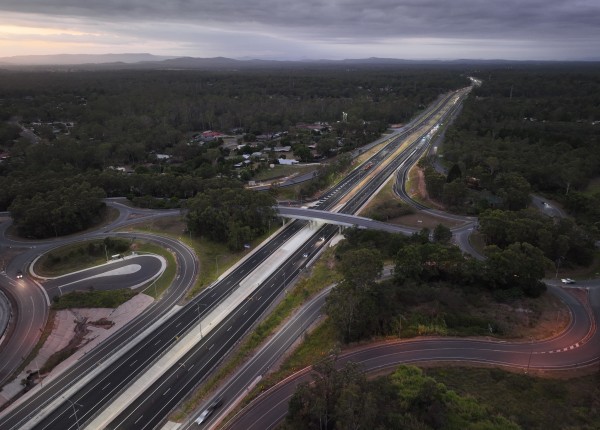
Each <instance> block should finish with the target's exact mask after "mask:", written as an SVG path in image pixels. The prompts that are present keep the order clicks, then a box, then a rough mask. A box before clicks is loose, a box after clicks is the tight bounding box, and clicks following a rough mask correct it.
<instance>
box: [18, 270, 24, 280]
mask: <svg viewBox="0 0 600 430" xmlns="http://www.w3.org/2000/svg"><path fill="white" fill-rule="evenodd" d="M22 277H23V272H21V271H20V270H17V279H21V278H22Z"/></svg>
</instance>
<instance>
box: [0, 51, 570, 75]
mask: <svg viewBox="0 0 600 430" xmlns="http://www.w3.org/2000/svg"><path fill="white" fill-rule="evenodd" d="M506 64H511V65H523V66H527V65H531V64H538V65H539V64H549V65H552V64H560V62H558V61H512V60H500V59H498V60H478V59H457V60H404V59H398V58H377V57H371V58H355V59H345V60H327V59H316V60H314V59H313V60H309V59H306V60H296V61H294V60H258V59H249V58H247V57H246V58H244V59H233V58H226V57H213V58H198V57H169V56H158V55H152V54H101V55H92V54H60V55H20V56H15V57H3V58H2V57H0V67H3V68H6V69H29V68H34V69H37V70H63V71H64V70H69V71H73V70H119V69H129V70H169V69H185V70H242V69H270V68H274V69H291V68H303V67H322V68H338V67H345V68H347V67H356V68H364V67H397V66H403V67H419V66H432V67H436V66H442V67H449V66H450V67H452V66H456V67H459V66H464V65H474V66H475V65H476V66H498V65H506Z"/></svg>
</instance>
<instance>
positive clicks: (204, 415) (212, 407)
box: [194, 398, 223, 424]
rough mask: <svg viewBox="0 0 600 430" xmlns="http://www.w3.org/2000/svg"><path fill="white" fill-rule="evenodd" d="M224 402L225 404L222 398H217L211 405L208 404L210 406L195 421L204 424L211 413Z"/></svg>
mask: <svg viewBox="0 0 600 430" xmlns="http://www.w3.org/2000/svg"><path fill="white" fill-rule="evenodd" d="M222 404H223V399H222V398H218V399H216V400H215V401H213V402H212V403H211V404H210V405H208V407H207V408H206V409H205V410H204V411H202V413H201V414H200V416H199V417H198V418H196V420H195V421H194V422H195V423H196V424H202V423H203V422H205V421H206V419H207V418H208V417H210V416H211V414H212V413H213V412H214V411H215V409H217V408H218V407H219V406H221V405H222Z"/></svg>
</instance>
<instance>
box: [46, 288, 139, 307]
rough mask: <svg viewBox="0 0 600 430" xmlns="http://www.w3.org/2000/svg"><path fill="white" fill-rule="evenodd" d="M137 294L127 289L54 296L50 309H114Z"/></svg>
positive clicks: (77, 292) (76, 292) (75, 292)
mask: <svg viewBox="0 0 600 430" xmlns="http://www.w3.org/2000/svg"><path fill="white" fill-rule="evenodd" d="M136 294H137V293H136V292H135V291H132V290H130V289H128V288H121V289H119V290H108V291H87V292H81V291H73V292H71V293H67V294H64V295H62V296H60V297H59V296H55V298H54V299H53V300H54V303H52V309H54V310H61V309H71V308H116V307H118V306H120V305H122V304H123V303H125V302H126V301H127V300H129V299H131V298H132V297H133V296H135V295H136Z"/></svg>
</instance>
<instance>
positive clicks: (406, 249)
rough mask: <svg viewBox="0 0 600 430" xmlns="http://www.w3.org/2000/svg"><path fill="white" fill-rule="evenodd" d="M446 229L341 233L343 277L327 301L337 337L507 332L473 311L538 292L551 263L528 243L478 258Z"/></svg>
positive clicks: (347, 339) (493, 250) (494, 248)
mask: <svg viewBox="0 0 600 430" xmlns="http://www.w3.org/2000/svg"><path fill="white" fill-rule="evenodd" d="M449 233H450V232H449V230H448V229H447V228H446V227H444V226H438V227H437V228H436V229H435V231H434V232H433V234H430V232H429V231H428V230H427V229H425V230H423V231H422V232H420V233H417V234H414V235H413V236H411V237H407V236H403V235H400V234H389V233H384V232H376V231H368V230H357V229H351V230H347V231H346V232H345V236H346V240H345V241H344V242H342V243H341V244H340V245H339V247H338V249H337V251H336V256H337V257H338V258H339V262H338V264H337V270H338V271H339V272H340V274H341V275H342V277H343V280H342V282H340V283H339V284H338V285H337V286H336V287H335V288H334V289H333V290H332V292H331V293H330V294H329V296H328V298H327V303H326V306H325V311H326V313H327V315H328V317H329V320H330V322H331V324H332V326H333V328H334V330H335V333H336V335H337V338H338V340H339V341H340V342H342V343H350V342H356V341H360V340H367V339H371V338H373V337H378V336H414V335H425V334H443V335H486V334H487V335H489V334H490V331H492V332H493V333H496V334H497V335H500V336H503V335H506V334H507V328H506V327H505V325H504V323H505V322H504V321H497V320H495V319H493V318H491V319H490V318H486V317H483V316H481V315H477V311H476V310H477V308H481V307H482V304H483V303H486V302H487V303H491V304H493V303H495V302H514V301H515V300H519V299H522V298H524V297H533V298H535V297H539V296H540V295H541V294H542V293H543V292H544V291H545V290H546V287H545V285H544V284H543V282H541V279H542V278H543V277H544V272H545V270H546V269H548V268H549V267H552V262H551V261H550V260H549V259H548V258H546V257H545V256H544V254H543V252H542V251H541V250H540V249H538V248H536V247H535V246H533V245H531V244H529V243H527V242H517V243H511V244H510V245H508V246H506V247H505V248H500V247H498V246H491V247H488V248H487V250H486V251H487V259H486V260H485V261H478V260H475V259H472V258H470V257H468V256H465V255H463V254H462V252H461V251H460V249H459V248H458V247H456V246H455V245H453V244H451V243H450V242H449V241H450V236H451V234H449ZM430 235H431V236H432V237H433V240H431V239H430ZM384 259H385V260H388V261H389V260H393V261H395V267H394V276H393V278H391V279H387V280H385V281H377V279H378V278H379V275H380V273H381V270H382V268H383V263H382V261H383V260H384ZM471 311H473V312H471Z"/></svg>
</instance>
